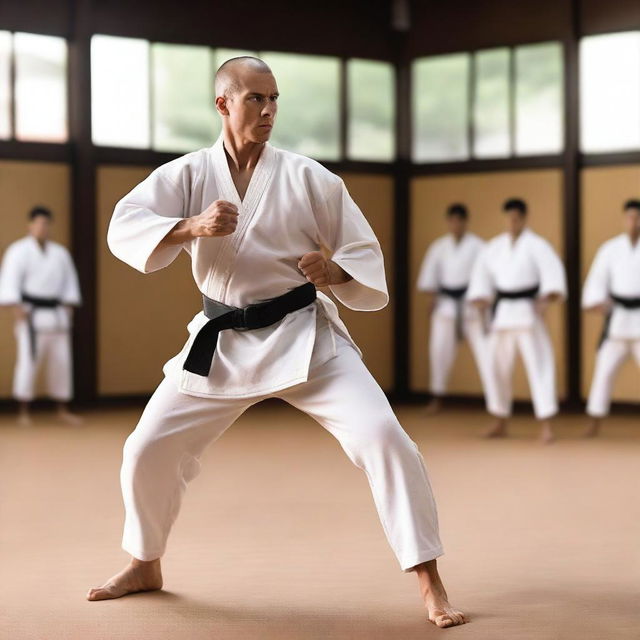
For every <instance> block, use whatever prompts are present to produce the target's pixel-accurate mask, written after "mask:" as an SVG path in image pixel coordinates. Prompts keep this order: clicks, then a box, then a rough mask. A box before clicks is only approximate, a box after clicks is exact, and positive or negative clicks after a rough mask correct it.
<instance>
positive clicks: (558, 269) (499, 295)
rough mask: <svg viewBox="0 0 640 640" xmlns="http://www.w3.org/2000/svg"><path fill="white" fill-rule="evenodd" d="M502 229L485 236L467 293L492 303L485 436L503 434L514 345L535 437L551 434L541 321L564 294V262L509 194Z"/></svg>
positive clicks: (551, 368)
mask: <svg viewBox="0 0 640 640" xmlns="http://www.w3.org/2000/svg"><path fill="white" fill-rule="evenodd" d="M503 210H504V215H505V221H506V225H507V231H506V232H505V233H502V234H500V235H498V236H496V237H495V238H493V239H492V240H490V241H489V242H488V243H487V245H486V247H485V248H484V249H483V250H482V252H481V253H480V255H479V256H478V260H477V262H476V265H475V267H474V270H473V274H472V276H471V283H470V285H469V291H468V292H467V298H468V299H469V300H471V301H474V302H475V303H476V304H477V305H478V307H479V308H481V309H487V308H489V307H490V306H492V321H491V327H490V333H489V343H488V353H489V359H490V366H491V370H492V372H493V375H494V384H491V385H489V386H488V388H487V391H488V393H487V398H486V400H487V409H488V411H489V413H491V414H492V415H494V416H496V418H497V420H496V423H495V425H494V426H493V427H492V428H491V429H490V430H489V431H488V432H487V433H486V434H485V435H486V436H488V437H504V436H506V435H507V418H508V417H509V416H510V415H511V406H512V401H513V393H512V378H513V365H514V363H515V357H516V350H518V351H519V352H520V355H521V356H522V359H523V361H524V365H525V369H526V371H527V377H528V379H529V388H530V390H531V396H532V400H533V409H534V413H535V416H536V418H537V419H538V420H540V421H541V422H542V424H541V438H542V440H543V441H544V442H551V441H552V440H553V439H554V435H553V429H552V427H551V418H552V417H553V416H554V415H555V414H556V413H557V412H558V400H557V395H556V380H555V360H554V355H553V345H552V344H551V339H550V337H549V332H548V330H547V327H546V325H545V322H544V313H545V311H546V308H547V306H548V305H549V304H550V303H552V302H555V301H558V300H561V299H563V298H564V297H565V296H566V291H567V284H566V276H565V271H564V266H563V264H562V262H561V260H560V258H559V257H558V255H557V254H556V252H555V251H554V250H553V247H552V246H551V245H550V244H549V242H547V241H546V240H545V239H544V238H542V237H541V236H539V235H538V234H537V233H534V232H533V231H531V230H530V229H529V228H528V227H527V205H526V203H525V202H524V201H523V200H521V199H518V198H512V199H509V200H507V201H506V202H505V204H504V206H503Z"/></svg>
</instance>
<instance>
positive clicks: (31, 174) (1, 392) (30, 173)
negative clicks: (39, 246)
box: [0, 160, 71, 398]
mask: <svg viewBox="0 0 640 640" xmlns="http://www.w3.org/2000/svg"><path fill="white" fill-rule="evenodd" d="M70 176H71V172H70V169H69V167H68V166H67V165H66V164H62V163H53V162H11V161H5V160H2V161H0V211H1V212H2V213H1V215H2V226H1V232H0V253H2V254H4V251H5V249H6V248H7V246H8V245H9V244H11V243H12V242H13V241H14V240H17V239H18V238H20V237H22V236H24V235H25V234H26V225H27V214H28V213H29V211H30V210H31V208H32V207H34V206H36V205H43V206H46V207H49V208H50V209H51V211H52V212H53V214H54V216H55V223H54V226H53V235H52V237H53V239H54V240H56V241H57V242H61V243H62V244H64V245H66V246H69V238H70V235H71V234H70V223H69V220H70V217H69V195H70ZM14 362H15V343H14V340H13V318H12V314H11V312H10V311H9V310H8V309H0V398H7V397H9V396H10V395H11V380H12V377H13V365H14Z"/></svg>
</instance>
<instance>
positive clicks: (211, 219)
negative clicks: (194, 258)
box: [192, 200, 238, 238]
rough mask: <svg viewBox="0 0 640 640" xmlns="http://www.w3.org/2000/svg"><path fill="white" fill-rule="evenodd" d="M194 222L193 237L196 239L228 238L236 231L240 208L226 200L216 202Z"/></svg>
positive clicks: (195, 217)
mask: <svg viewBox="0 0 640 640" xmlns="http://www.w3.org/2000/svg"><path fill="white" fill-rule="evenodd" d="M192 220H193V224H194V228H193V235H194V236H196V237H203V238H213V237H216V236H228V235H229V234H231V233H233V232H234V231H235V230H236V225H237V224H238V207H236V205H235V204H232V203H231V202H227V201H226V200H215V201H214V202H212V203H211V204H210V205H209V206H208V207H207V208H206V209H205V210H204V211H203V212H202V213H201V214H199V215H197V216H194V217H193V218H192Z"/></svg>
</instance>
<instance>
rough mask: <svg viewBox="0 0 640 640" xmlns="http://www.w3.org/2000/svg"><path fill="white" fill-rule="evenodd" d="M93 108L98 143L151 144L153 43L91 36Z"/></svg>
mask: <svg viewBox="0 0 640 640" xmlns="http://www.w3.org/2000/svg"><path fill="white" fill-rule="evenodd" d="M91 110H92V118H91V122H92V138H93V142H94V144H98V145H105V146H111V147H132V148H148V147H149V146H150V137H151V136H150V131H149V43H148V42H147V41H146V40H138V39H134V38H117V37H114V36H93V38H91Z"/></svg>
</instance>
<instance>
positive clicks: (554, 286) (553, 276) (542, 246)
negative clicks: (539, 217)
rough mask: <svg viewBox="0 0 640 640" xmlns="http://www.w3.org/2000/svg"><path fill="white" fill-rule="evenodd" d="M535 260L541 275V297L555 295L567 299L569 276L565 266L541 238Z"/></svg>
mask: <svg viewBox="0 0 640 640" xmlns="http://www.w3.org/2000/svg"><path fill="white" fill-rule="evenodd" d="M534 258H535V261H536V265H537V267H538V273H539V274H540V292H539V295H540V296H547V295H549V294H552V293H555V294H558V295H560V297H562V298H563V299H564V298H566V297H567V276H566V273H565V270H564V265H563V264H562V260H560V257H559V256H558V254H557V253H556V252H555V251H554V249H553V247H552V246H551V245H550V244H549V243H548V242H547V241H546V240H544V239H542V238H540V239H539V242H538V243H536V247H535V251H534Z"/></svg>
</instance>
